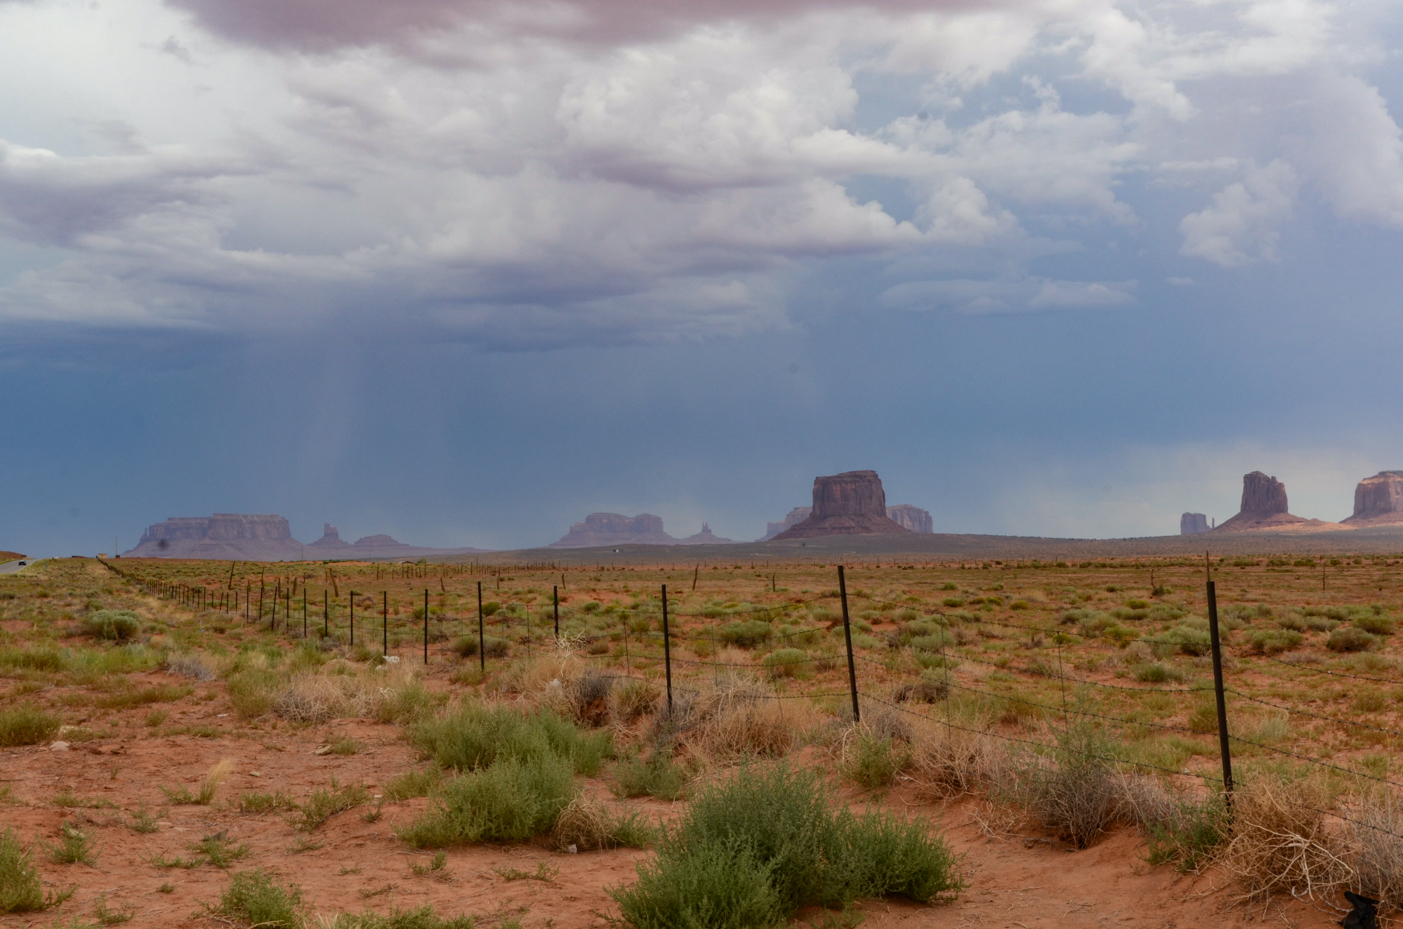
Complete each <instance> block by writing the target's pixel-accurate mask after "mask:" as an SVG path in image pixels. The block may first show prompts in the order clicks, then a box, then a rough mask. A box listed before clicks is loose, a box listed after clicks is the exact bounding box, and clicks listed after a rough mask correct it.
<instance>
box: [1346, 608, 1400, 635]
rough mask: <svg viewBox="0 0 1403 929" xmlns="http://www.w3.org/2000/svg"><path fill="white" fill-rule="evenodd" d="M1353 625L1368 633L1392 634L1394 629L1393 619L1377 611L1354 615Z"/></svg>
mask: <svg viewBox="0 0 1403 929" xmlns="http://www.w3.org/2000/svg"><path fill="white" fill-rule="evenodd" d="M1354 625H1355V626H1357V627H1358V628H1360V629H1363V630H1364V631H1365V632H1367V633H1369V634H1370V635H1393V630H1394V623H1393V620H1392V619H1390V618H1389V617H1387V616H1383V615H1381V614H1378V613H1368V614H1365V615H1363V616H1356V617H1355V619H1354Z"/></svg>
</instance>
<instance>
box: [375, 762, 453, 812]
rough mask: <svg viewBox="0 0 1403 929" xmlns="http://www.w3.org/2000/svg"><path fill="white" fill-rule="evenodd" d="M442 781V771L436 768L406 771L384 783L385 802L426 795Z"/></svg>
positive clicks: (396, 801)
mask: <svg viewBox="0 0 1403 929" xmlns="http://www.w3.org/2000/svg"><path fill="white" fill-rule="evenodd" d="M442 781H443V772H442V771H440V770H439V769H438V768H425V769H423V770H422V771H406V772H404V773H403V774H400V775H396V776H395V777H392V778H390V782H389V783H388V784H386V785H385V802H386V803H398V802H400V801H401V800H408V799H410V798H411V797H427V796H428V795H429V794H431V793H433V792H434V790H436V789H437V788H438V785H439V784H440V783H441V782H442Z"/></svg>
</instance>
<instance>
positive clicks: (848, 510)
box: [774, 471, 910, 539]
mask: <svg viewBox="0 0 1403 929" xmlns="http://www.w3.org/2000/svg"><path fill="white" fill-rule="evenodd" d="M909 531H910V530H909V529H907V528H906V527H905V526H902V525H901V524H899V523H897V522H895V521H894V520H892V519H890V518H889V517H888V516H887V495H886V491H885V490H883V489H882V479H881V478H879V477H878V476H877V472H876V471H845V472H843V473H842V474H833V475H830V476H827V477H816V478H814V505H813V512H812V513H810V514H809V517H808V518H807V519H805V520H803V521H802V522H800V523H797V524H796V525H793V526H791V527H790V528H788V529H786V530H785V531H783V532H781V533H780V534H779V535H777V536H775V537H774V538H775V539H810V538H816V537H818V536H825V535H875V534H878V533H887V532H909Z"/></svg>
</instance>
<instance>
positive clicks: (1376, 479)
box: [1344, 471, 1403, 525]
mask: <svg viewBox="0 0 1403 929" xmlns="http://www.w3.org/2000/svg"><path fill="white" fill-rule="evenodd" d="M1344 521H1345V522H1346V523H1349V524H1350V525H1360V524H1363V525H1375V524H1381V523H1403V471H1380V472H1379V473H1378V474H1375V475H1374V476H1373V477H1366V478H1364V480H1362V481H1360V482H1359V485H1358V486H1357V487H1355V488H1354V515H1352V516H1350V517H1348V518H1347V519H1345V520H1344Z"/></svg>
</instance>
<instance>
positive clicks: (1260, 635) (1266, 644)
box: [1247, 629, 1305, 655]
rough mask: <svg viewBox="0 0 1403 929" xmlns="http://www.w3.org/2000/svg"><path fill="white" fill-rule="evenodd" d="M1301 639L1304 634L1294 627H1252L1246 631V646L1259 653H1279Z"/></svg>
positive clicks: (1303, 638) (1295, 645) (1301, 640)
mask: <svg viewBox="0 0 1403 929" xmlns="http://www.w3.org/2000/svg"><path fill="white" fill-rule="evenodd" d="M1303 641H1305V636H1303V635H1301V633H1299V632H1297V631H1296V630H1294V629H1252V630H1249V631H1248V633H1247V647H1248V648H1249V649H1251V650H1252V651H1254V652H1256V653H1257V654H1259V655H1279V654H1281V653H1282V652H1285V651H1289V650H1291V649H1293V648H1296V647H1297V646H1299V645H1300V644H1301V642H1303Z"/></svg>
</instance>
